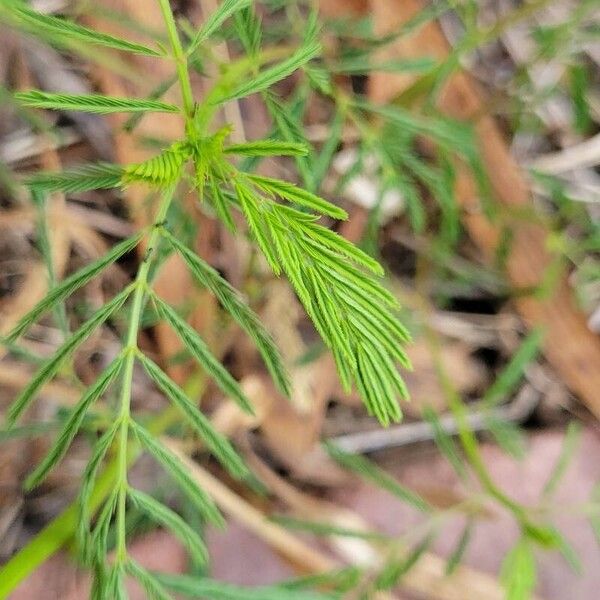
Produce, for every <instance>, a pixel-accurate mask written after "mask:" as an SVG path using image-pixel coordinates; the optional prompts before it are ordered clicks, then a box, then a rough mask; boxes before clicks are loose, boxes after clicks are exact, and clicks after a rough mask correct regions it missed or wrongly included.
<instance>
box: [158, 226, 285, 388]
mask: <svg viewBox="0 0 600 600" xmlns="http://www.w3.org/2000/svg"><path fill="white" fill-rule="evenodd" d="M163 235H164V236H165V237H166V238H167V240H168V241H169V242H170V244H171V246H173V248H174V249H175V250H176V251H177V252H179V254H181V257H182V258H183V260H184V261H185V262H186V264H187V265H188V267H189V269H190V271H191V272H192V274H193V275H194V277H195V278H196V279H197V280H198V282H199V283H200V284H201V285H204V286H205V287H207V288H208V289H209V290H210V291H211V292H212V293H213V294H214V295H215V296H216V297H217V298H218V300H219V302H221V304H222V305H223V307H224V308H225V310H227V312H229V314H230V315H231V316H232V317H233V318H234V319H235V320H236V321H237V322H238V323H239V325H240V327H241V328H242V329H243V330H244V331H245V332H246V333H247V334H248V335H249V336H250V337H251V338H252V340H253V341H254V343H255V344H256V347H257V348H258V351H259V352H260V353H261V355H262V357H263V360H264V361H265V364H266V365H267V368H268V369H269V372H270V373H271V376H272V377H273V380H274V381H275V384H276V385H277V387H278V388H279V389H280V390H281V391H282V392H283V393H284V394H286V395H289V393H290V384H289V379H288V375H287V372H286V369H285V367H284V366H283V360H282V358H281V355H280V353H279V350H278V349H277V347H276V346H275V342H273V339H272V338H271V336H270V335H269V333H268V332H267V331H266V330H265V328H264V327H263V325H262V323H261V322H260V319H259V318H258V317H257V316H256V314H255V313H254V312H252V310H251V309H250V308H249V306H248V305H247V304H246V303H245V302H244V300H243V299H242V298H241V297H240V294H239V292H238V291H237V290H236V289H235V288H233V287H232V286H231V285H230V284H229V283H228V282H227V281H225V279H223V278H222V277H221V276H220V275H219V273H217V271H215V270H214V269H213V268H212V267H211V266H210V265H208V264H207V263H206V262H205V261H203V260H202V259H201V258H200V257H199V256H197V255H196V254H194V252H192V251H191V250H190V249H189V248H186V247H185V246H184V245H183V244H182V243H181V242H180V241H179V240H178V239H177V238H175V237H174V236H173V235H171V234H170V233H169V232H168V231H166V230H163Z"/></svg>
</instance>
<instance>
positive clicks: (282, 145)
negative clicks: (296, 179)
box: [223, 140, 308, 156]
mask: <svg viewBox="0 0 600 600" xmlns="http://www.w3.org/2000/svg"><path fill="white" fill-rule="evenodd" d="M223 152H225V154H240V155H242V156H306V155H307V154H308V148H307V147H306V146H305V145H304V144H300V143H298V142H284V141H279V140H259V141H256V142H246V143H244V144H232V145H230V146H226V147H225V148H223Z"/></svg>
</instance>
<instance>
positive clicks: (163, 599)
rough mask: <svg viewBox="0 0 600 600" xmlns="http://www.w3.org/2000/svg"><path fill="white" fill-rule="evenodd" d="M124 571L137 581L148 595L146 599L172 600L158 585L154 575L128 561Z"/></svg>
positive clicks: (132, 561)
mask: <svg viewBox="0 0 600 600" xmlns="http://www.w3.org/2000/svg"><path fill="white" fill-rule="evenodd" d="M125 571H127V573H128V574H129V575H131V576H132V577H134V578H135V579H137V580H138V582H139V583H140V584H141V586H142V587H143V588H144V591H145V592H146V594H147V595H148V598H151V599H152V600H172V599H171V596H170V595H169V594H168V592H167V590H165V588H164V587H163V586H162V585H161V584H160V582H159V581H158V580H157V579H156V577H155V576H154V574H152V573H150V572H149V571H146V569H144V568H143V567H141V566H140V565H138V563H137V562H135V561H134V560H132V559H129V560H128V561H127V564H126V565H125Z"/></svg>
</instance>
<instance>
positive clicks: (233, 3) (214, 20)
mask: <svg viewBox="0 0 600 600" xmlns="http://www.w3.org/2000/svg"><path fill="white" fill-rule="evenodd" d="M249 4H251V0H223V2H222V3H221V4H220V6H219V7H218V8H217V10H215V12H213V13H212V14H210V15H209V17H208V18H207V19H206V21H205V22H204V23H203V25H202V27H200V29H199V30H198V32H197V33H196V35H195V36H194V39H193V40H192V42H191V43H190V45H189V47H188V49H187V53H188V54H192V52H195V51H196V50H197V49H198V47H199V46H200V44H202V42H204V41H205V40H207V39H208V38H209V37H210V36H211V35H212V34H213V33H214V32H215V31H216V30H217V29H218V28H219V27H220V26H221V25H222V24H223V22H224V21H226V20H227V19H228V18H229V17H231V16H232V15H234V14H235V13H236V12H238V11H240V10H242V9H243V8H246V7H247V6H248V5H249Z"/></svg>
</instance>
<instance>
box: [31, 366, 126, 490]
mask: <svg viewBox="0 0 600 600" xmlns="http://www.w3.org/2000/svg"><path fill="white" fill-rule="evenodd" d="M122 364H123V356H122V355H119V356H118V357H117V358H116V359H115V360H114V361H113V362H112V363H111V364H110V365H109V366H108V367H107V368H106V369H105V370H104V372H103V373H102V374H101V375H100V376H99V377H98V379H97V380H96V381H95V383H94V384H93V385H91V386H90V387H89V388H88V389H87V391H86V392H85V394H84V395H83V396H82V398H81V400H80V401H79V402H78V403H77V405H76V406H75V408H74V409H73V410H72V411H71V414H70V415H69V418H68V419H67V421H66V422H65V424H64V426H63V428H62V430H61V432H60V433H59V435H58V437H57V439H56V441H55V442H54V445H53V446H52V447H51V448H50V450H48V452H47V453H46V456H45V457H44V460H43V461H42V462H41V463H40V464H39V465H38V467H37V468H36V469H35V470H34V471H33V473H31V474H30V475H29V477H28V478H27V479H26V481H25V489H27V490H30V489H31V488H33V487H35V486H36V485H39V484H40V483H41V482H42V481H43V480H44V479H45V478H46V476H47V475H48V473H49V472H50V471H51V470H52V469H53V468H54V467H55V466H56V464H57V463H58V462H59V461H60V460H61V459H62V457H63V456H64V455H65V453H66V452H67V450H68V448H69V446H70V444H71V442H72V441H73V438H74V437H75V436H76V435H77V432H78V431H79V428H80V427H81V423H82V422H83V419H84V417H85V414H86V412H87V410H88V409H89V407H90V406H91V405H92V404H93V403H94V402H95V401H96V400H98V398H100V396H102V394H103V393H104V392H105V391H106V389H107V388H108V386H109V385H110V384H111V383H112V381H113V380H114V379H115V377H116V376H117V375H118V373H119V371H120V370H121V366H122Z"/></svg>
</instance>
